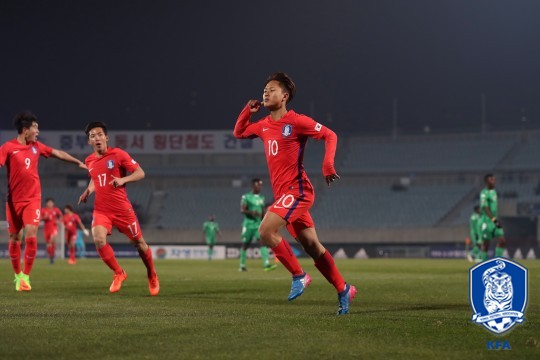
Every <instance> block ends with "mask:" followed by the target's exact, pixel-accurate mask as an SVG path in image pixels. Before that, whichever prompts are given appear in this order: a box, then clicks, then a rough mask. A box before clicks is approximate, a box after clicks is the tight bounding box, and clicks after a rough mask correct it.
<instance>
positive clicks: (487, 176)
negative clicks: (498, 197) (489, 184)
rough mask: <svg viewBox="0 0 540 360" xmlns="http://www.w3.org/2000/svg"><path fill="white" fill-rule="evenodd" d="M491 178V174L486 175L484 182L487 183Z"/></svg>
mask: <svg viewBox="0 0 540 360" xmlns="http://www.w3.org/2000/svg"><path fill="white" fill-rule="evenodd" d="M492 177H493V174H486V175H485V176H484V182H486V181H488V179H489V178H492Z"/></svg>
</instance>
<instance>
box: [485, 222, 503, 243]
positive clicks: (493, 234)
mask: <svg viewBox="0 0 540 360" xmlns="http://www.w3.org/2000/svg"><path fill="white" fill-rule="evenodd" d="M481 234H482V241H489V240H491V239H496V238H500V237H504V231H503V229H502V228H498V227H497V226H495V224H494V223H493V221H491V220H487V221H485V222H483V223H482V230H481Z"/></svg>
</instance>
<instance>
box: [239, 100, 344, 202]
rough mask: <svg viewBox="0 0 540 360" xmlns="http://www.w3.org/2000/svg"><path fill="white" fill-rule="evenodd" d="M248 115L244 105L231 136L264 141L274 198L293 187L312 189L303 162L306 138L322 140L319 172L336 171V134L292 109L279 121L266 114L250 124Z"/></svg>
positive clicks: (300, 190)
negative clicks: (323, 153) (323, 142)
mask: <svg viewBox="0 0 540 360" xmlns="http://www.w3.org/2000/svg"><path fill="white" fill-rule="evenodd" d="M250 118H251V113H250V111H249V106H246V107H245V108H244V109H243V110H242V112H241V113H240V115H239V117H238V120H237V121H236V126H235V128H234V136H235V137H237V138H254V137H260V138H261V140H262V141H263V143H264V152H265V153H266V162H267V163H268V171H269V173H270V181H271V182H272V190H273V192H274V196H276V197H278V196H280V195H282V194H284V193H286V192H288V191H290V190H293V189H297V190H298V192H299V193H300V194H302V193H303V191H304V190H305V189H307V188H309V189H312V188H313V187H312V185H311V182H310V181H309V179H308V177H307V175H306V172H305V171H304V165H303V160H304V149H305V147H306V142H307V139H308V137H311V138H314V139H317V140H321V139H324V140H325V149H326V150H325V155H324V160H323V166H322V171H323V175H324V176H327V175H332V174H335V173H336V171H335V169H334V156H335V153H336V146H337V136H336V134H335V133H334V132H333V131H332V130H330V129H328V128H327V127H326V126H323V125H321V124H319V123H317V122H316V121H314V120H313V119H312V118H310V117H307V116H305V115H301V114H297V113H295V112H294V111H292V110H289V111H288V112H287V113H286V114H285V115H284V116H283V117H282V118H281V119H279V120H273V119H272V118H271V117H270V116H267V117H265V118H263V119H261V120H260V121H258V122H256V123H250V122H249V120H250Z"/></svg>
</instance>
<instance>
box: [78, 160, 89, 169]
mask: <svg viewBox="0 0 540 360" xmlns="http://www.w3.org/2000/svg"><path fill="white" fill-rule="evenodd" d="M77 166H78V167H79V168H81V169H84V170H88V168H87V167H86V164H85V163H83V162H82V161H81V162H79V164H78V165H77Z"/></svg>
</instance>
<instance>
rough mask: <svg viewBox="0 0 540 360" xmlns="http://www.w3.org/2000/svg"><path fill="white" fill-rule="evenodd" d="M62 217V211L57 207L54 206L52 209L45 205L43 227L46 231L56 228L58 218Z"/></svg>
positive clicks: (42, 215)
mask: <svg viewBox="0 0 540 360" xmlns="http://www.w3.org/2000/svg"><path fill="white" fill-rule="evenodd" d="M61 218H62V212H61V211H60V209H59V208H57V207H53V208H51V209H49V208H48V207H44V208H43V209H41V219H42V220H43V227H44V230H45V231H53V230H56V229H57V226H56V220H58V219H61Z"/></svg>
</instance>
